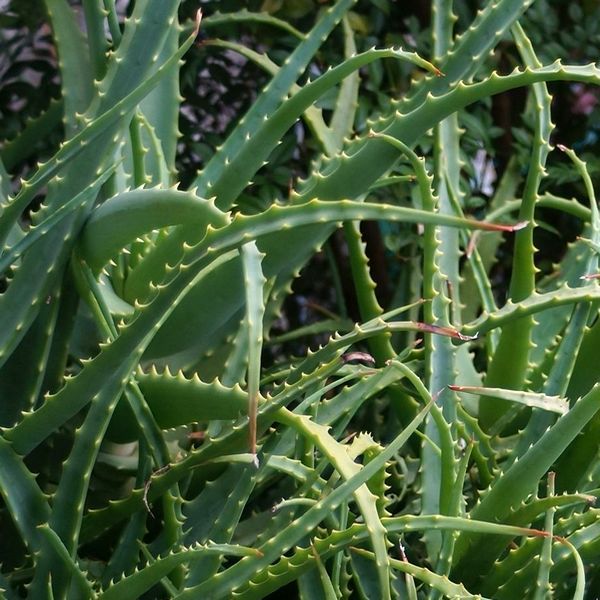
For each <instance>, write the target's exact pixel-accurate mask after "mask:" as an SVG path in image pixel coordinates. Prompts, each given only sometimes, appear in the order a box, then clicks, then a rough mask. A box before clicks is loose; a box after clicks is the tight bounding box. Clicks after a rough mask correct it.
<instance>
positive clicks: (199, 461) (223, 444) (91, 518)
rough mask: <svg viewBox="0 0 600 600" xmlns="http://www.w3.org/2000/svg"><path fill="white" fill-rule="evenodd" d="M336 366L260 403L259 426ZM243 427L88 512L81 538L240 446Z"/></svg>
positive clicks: (334, 363)
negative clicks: (145, 485)
mask: <svg viewBox="0 0 600 600" xmlns="http://www.w3.org/2000/svg"><path fill="white" fill-rule="evenodd" d="M340 366H341V363H340V361H338V360H332V361H329V362H327V363H320V364H319V366H318V367H317V368H316V369H315V370H314V371H312V372H311V373H310V374H309V375H305V376H304V377H301V378H299V379H298V380H297V381H296V382H294V383H293V384H290V385H289V386H287V387H286V388H285V389H284V390H283V391H282V392H281V393H280V394H278V396H277V398H272V399H271V400H270V401H269V402H265V403H262V404H261V405H260V406H259V410H258V423H259V429H260V428H261V427H263V426H264V424H265V423H271V422H272V414H273V413H274V412H275V411H276V410H277V409H278V408H279V407H281V406H285V405H287V404H288V403H289V402H292V401H293V400H295V399H296V398H297V397H298V396H299V395H301V394H303V393H305V392H306V390H307V388H308V387H309V386H313V385H315V384H317V383H319V382H321V381H323V380H325V379H326V378H327V377H329V376H330V375H333V374H334V373H336V372H337V371H338V370H339V368H340ZM245 427H247V420H246V421H245V423H244V421H242V423H241V425H240V424H237V425H236V426H234V427H233V428H231V430H229V431H226V432H225V433H224V434H223V435H222V436H221V437H218V438H215V439H214V440H211V441H210V443H207V444H205V445H203V446H202V447H201V448H200V449H198V450H197V451H193V452H190V453H189V455H188V456H187V457H186V458H184V459H182V460H180V461H179V462H177V463H175V464H172V465H171V468H170V469H168V470H166V471H164V472H162V473H157V474H155V475H153V477H152V478H151V485H150V487H149V490H148V491H147V493H146V491H145V490H144V489H136V490H134V491H133V492H132V493H131V494H130V496H129V497H128V498H127V499H125V500H122V501H119V502H113V503H111V504H109V506H108V507H107V508H105V509H102V510H99V511H92V512H90V513H89V514H88V515H87V516H86V518H85V519H84V524H83V526H84V528H83V531H82V538H83V539H84V540H90V539H94V538H96V537H97V536H98V535H99V534H101V533H102V532H103V531H104V530H105V529H107V528H108V527H110V526H111V525H113V524H114V523H117V522H118V521H119V520H121V519H123V518H125V517H127V516H128V515H129V514H131V513H133V512H135V511H136V510H139V508H140V507H143V499H144V495H146V496H147V499H148V501H152V500H153V499H154V498H156V497H160V495H161V494H162V493H164V491H165V490H166V489H168V488H169V487H170V486H171V485H173V484H174V483H176V482H177V481H179V480H180V479H182V478H183V477H185V476H186V475H187V473H188V472H189V470H190V469H192V468H197V467H198V466H200V465H203V464H206V463H209V462H210V461H214V460H216V459H217V458H218V457H220V456H223V455H226V454H229V453H232V452H236V451H238V450H239V449H241V448H244V447H245V445H246V440H247V435H246V430H245Z"/></svg>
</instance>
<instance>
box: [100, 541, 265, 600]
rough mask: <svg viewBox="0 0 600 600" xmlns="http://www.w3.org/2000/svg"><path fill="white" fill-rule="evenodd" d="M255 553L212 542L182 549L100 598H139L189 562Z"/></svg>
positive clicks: (125, 579) (141, 570) (127, 579)
mask: <svg viewBox="0 0 600 600" xmlns="http://www.w3.org/2000/svg"><path fill="white" fill-rule="evenodd" d="M255 553H256V551H255V550H254V549H253V548H244V547H242V546H238V545H233V544H214V543H211V542H209V543H207V544H206V545H204V546H202V545H195V546H192V547H189V548H182V549H179V550H176V551H174V552H172V553H169V554H168V555H167V556H164V557H159V558H157V559H156V560H155V561H154V562H153V563H152V564H150V565H148V566H146V567H144V568H142V569H140V570H139V571H137V572H136V573H133V574H132V575H129V576H127V577H125V578H123V579H121V581H118V582H117V583H114V584H113V585H112V586H111V587H109V588H108V589H106V590H105V591H104V592H102V593H101V594H100V595H99V596H98V598H101V599H102V600H111V599H116V600H118V599H119V598H123V597H126V598H137V597H139V596H140V595H142V594H143V593H144V592H146V591H147V590H149V589H150V588H151V587H152V586H153V585H154V584H156V583H157V582H159V581H160V580H161V579H162V578H163V577H166V576H167V575H168V574H169V573H170V572H171V571H173V569H174V568H175V567H177V566H179V565H182V564H185V563H188V562H194V561H196V560H198V559H199V558H202V557H203V556H206V555H211V554H212V555H223V554H226V555H229V556H250V555H253V554H255Z"/></svg>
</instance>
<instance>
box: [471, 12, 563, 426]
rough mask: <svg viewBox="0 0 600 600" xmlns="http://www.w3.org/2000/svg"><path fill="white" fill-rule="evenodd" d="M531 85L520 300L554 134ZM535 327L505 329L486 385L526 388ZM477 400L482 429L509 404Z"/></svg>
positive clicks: (532, 61) (517, 272)
mask: <svg viewBox="0 0 600 600" xmlns="http://www.w3.org/2000/svg"><path fill="white" fill-rule="evenodd" d="M512 32H513V36H514V39H515V42H516V44H517V49H518V50H519V53H520V55H521V58H522V60H523V62H524V63H525V65H527V66H528V67H530V68H539V67H541V63H540V62H539V60H538V59H537V56H536V54H535V52H534V50H533V48H532V46H531V42H530V41H529V39H528V38H527V36H526V34H525V32H524V31H523V29H522V27H521V26H520V25H519V24H518V23H515V25H513V29H512ZM531 87H532V90H533V99H534V101H533V103H532V106H533V111H534V115H535V120H534V124H535V131H534V136H533V147H532V151H531V159H530V163H529V169H528V172H527V177H526V180H525V187H524V189H523V197H522V201H521V207H520V209H519V219H520V220H523V221H528V223H529V226H528V227H525V228H524V229H522V230H521V231H520V232H519V233H518V234H517V235H516V237H515V246H514V252H513V263H512V271H511V273H512V274H511V279H510V285H509V297H510V298H511V299H512V300H513V301H516V302H518V301H519V300H522V299H524V298H527V297H528V296H529V295H530V294H532V293H533V291H534V290H535V275H536V267H535V265H534V253H535V247H534V245H533V229H534V216H535V204H536V201H537V196H538V193H539V186H540V183H541V181H542V178H543V175H544V172H545V164H546V158H547V156H548V151H549V148H550V134H551V132H552V129H553V124H552V120H551V115H550V103H551V100H552V98H551V96H550V95H549V94H548V90H547V88H546V85H545V84H544V83H541V82H538V83H534V84H533V85H532V86H531ZM534 326H535V322H534V319H533V318H532V317H526V318H524V319H522V320H518V321H514V322H513V323H510V324H508V326H507V327H505V328H502V331H501V334H500V339H499V341H498V346H497V348H496V351H495V353H494V356H493V357H492V360H491V362H490V364H489V365H488V370H487V375H486V379H485V384H486V385H487V386H489V387H497V386H503V387H507V388H514V389H520V388H521V387H522V386H523V383H524V380H525V377H526V373H527V369H528V366H529V353H530V348H531V332H532V329H533V328H534ZM479 404H480V408H479V419H480V421H481V423H482V426H483V427H484V428H486V427H490V426H491V424H492V423H494V422H496V421H497V420H498V419H499V418H500V417H501V416H502V415H503V413H504V412H505V410H506V406H505V405H503V404H499V403H498V402H494V401H493V400H488V399H487V398H486V397H482V398H481V399H480V401H479Z"/></svg>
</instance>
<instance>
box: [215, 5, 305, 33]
mask: <svg viewBox="0 0 600 600" xmlns="http://www.w3.org/2000/svg"><path fill="white" fill-rule="evenodd" d="M248 22H249V23H260V24H261V25H270V26H272V27H276V28H278V29H281V30H283V31H286V32H287V33H291V34H292V35H293V36H294V37H297V38H298V39H299V40H304V39H306V37H307V36H306V35H305V34H304V33H302V32H301V31H299V30H298V29H296V28H295V27H294V26H293V25H291V24H290V23H288V22H287V21H284V20H283V19H278V18H277V17H274V16H272V15H270V14H269V13H267V12H251V11H249V10H248V9H246V8H243V9H241V10H238V11H236V12H230V13H221V12H215V13H213V14H212V15H210V16H209V17H206V18H205V19H204V21H203V26H204V27H205V28H207V29H210V28H212V27H218V26H219V25H223V24H225V25H229V24H230V23H248Z"/></svg>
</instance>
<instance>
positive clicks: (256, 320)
mask: <svg viewBox="0 0 600 600" xmlns="http://www.w3.org/2000/svg"><path fill="white" fill-rule="evenodd" d="M241 253H242V261H243V264H244V288H245V290H246V323H247V324H248V422H249V427H248V439H249V444H250V452H251V453H252V454H254V455H255V456H256V413H257V410H258V397H259V394H260V372H261V371H260V358H261V353H262V344H263V318H264V314H265V303H264V299H263V294H264V285H265V283H266V281H267V280H266V279H265V277H264V275H263V272H262V267H261V261H262V258H263V255H261V253H260V252H259V250H258V248H257V247H256V242H248V243H247V244H244V245H243V246H242V251H241Z"/></svg>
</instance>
